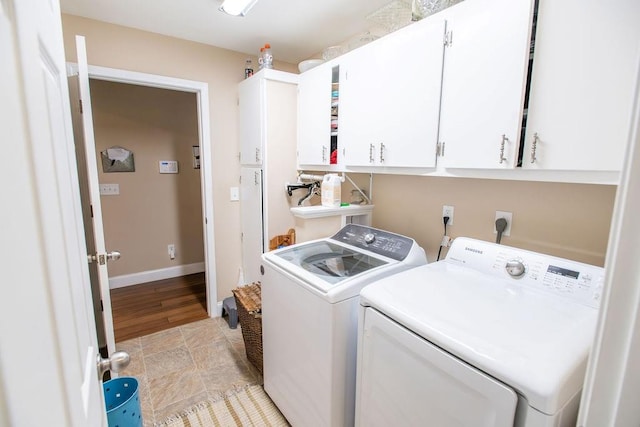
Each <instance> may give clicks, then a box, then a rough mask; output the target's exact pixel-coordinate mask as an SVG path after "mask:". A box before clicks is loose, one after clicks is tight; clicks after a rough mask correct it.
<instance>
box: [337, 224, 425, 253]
mask: <svg viewBox="0 0 640 427" xmlns="http://www.w3.org/2000/svg"><path fill="white" fill-rule="evenodd" d="M331 239H333V240H337V241H339V242H341V243H345V244H348V245H351V246H355V247H357V248H360V249H365V250H368V251H371V252H375V253H377V254H379V255H382V256H386V257H388V258H391V259H395V260H397V261H402V260H404V259H405V258H406V257H407V256H408V255H409V252H410V251H411V248H412V247H413V246H414V245H416V242H415V241H414V240H413V239H411V238H409V237H406V236H401V235H399V234H394V233H390V232H388V231H383V230H378V229H377V228H371V227H366V226H363V225H358V224H347V225H346V226H344V227H343V228H342V229H341V230H340V231H338V233H336V234H335V235H334V236H333V237H331Z"/></svg>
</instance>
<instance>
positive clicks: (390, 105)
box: [339, 15, 445, 168]
mask: <svg viewBox="0 0 640 427" xmlns="http://www.w3.org/2000/svg"><path fill="white" fill-rule="evenodd" d="M444 28H445V23H444V20H443V19H442V18H441V17H439V16H437V15H434V16H431V17H429V18H427V19H424V20H422V21H420V22H418V23H415V24H412V25H411V26H409V27H407V28H404V29H402V30H400V31H397V32H395V33H392V34H389V35H387V36H385V37H383V38H381V39H380V40H376V41H375V42H373V43H370V44H368V45H366V46H364V47H361V48H359V49H357V50H355V51H353V52H351V53H349V54H348V55H345V56H344V57H343V59H342V61H341V64H340V67H341V69H344V70H345V75H344V81H342V80H341V81H340V113H339V141H340V146H341V147H343V148H344V164H345V165H346V166H347V167H349V166H365V167H404V168H425V167H426V168H433V167H435V163H436V144H437V135H438V112H439V107H440V87H441V79H442V54H443V48H444V47H443V37H444Z"/></svg>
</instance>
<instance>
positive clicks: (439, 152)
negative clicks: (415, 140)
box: [436, 142, 444, 157]
mask: <svg viewBox="0 0 640 427" xmlns="http://www.w3.org/2000/svg"><path fill="white" fill-rule="evenodd" d="M437 156H440V157H444V142H438V144H437V145H436V157H437Z"/></svg>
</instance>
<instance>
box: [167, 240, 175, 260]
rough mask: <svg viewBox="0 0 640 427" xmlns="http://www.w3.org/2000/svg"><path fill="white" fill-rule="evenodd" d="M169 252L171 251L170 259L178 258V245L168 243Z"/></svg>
mask: <svg viewBox="0 0 640 427" xmlns="http://www.w3.org/2000/svg"><path fill="white" fill-rule="evenodd" d="M167 252H168V253H169V259H176V245H174V244H170V245H168V246H167Z"/></svg>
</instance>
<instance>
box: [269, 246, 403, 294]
mask: <svg viewBox="0 0 640 427" xmlns="http://www.w3.org/2000/svg"><path fill="white" fill-rule="evenodd" d="M262 257H263V259H264V261H265V263H267V264H270V265H274V266H276V267H278V268H279V269H281V270H282V271H284V272H286V273H287V274H289V275H292V276H294V277H295V278H296V279H297V280H298V281H299V282H300V283H302V284H304V285H305V286H308V287H311V288H312V290H313V291H314V292H317V293H318V294H320V295H321V296H323V297H325V298H328V299H329V300H330V302H337V301H341V300H343V299H345V298H351V297H354V296H357V295H358V293H359V292H360V289H361V288H362V286H364V283H365V282H367V283H368V282H369V281H371V280H372V277H379V276H381V275H382V276H384V275H386V274H389V273H388V272H389V271H393V270H395V269H397V268H399V267H400V266H401V265H402V263H400V262H399V261H396V260H393V259H390V258H385V257H382V256H378V255H377V254H373V253H371V252H368V251H364V250H359V249H357V248H354V247H352V246H349V245H343V244H341V243H339V242H335V241H332V240H330V239H322V240H316V241H311V242H305V243H300V244H297V245H293V246H288V247H286V248H282V249H277V250H275V251H272V252H266V253H264V254H263V255H262ZM407 268H408V267H407Z"/></svg>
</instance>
